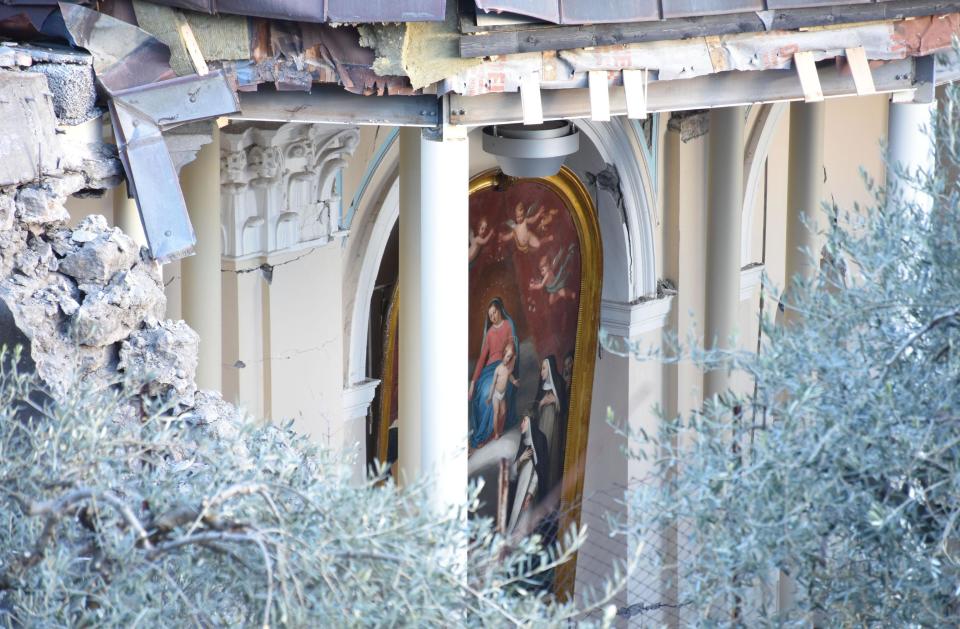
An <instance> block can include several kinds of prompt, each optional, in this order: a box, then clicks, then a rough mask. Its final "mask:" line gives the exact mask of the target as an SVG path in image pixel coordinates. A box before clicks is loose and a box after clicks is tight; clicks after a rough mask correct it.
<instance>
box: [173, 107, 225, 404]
mask: <svg viewBox="0 0 960 629" xmlns="http://www.w3.org/2000/svg"><path fill="white" fill-rule="evenodd" d="M211 130H212V133H213V141H212V142H211V143H210V144H207V145H205V146H204V147H203V148H201V149H200V152H199V153H198V154H197V159H196V161H194V162H192V163H190V164H188V165H186V166H184V167H183V170H182V171H181V172H180V185H181V186H182V188H183V196H184V199H185V200H186V202H187V210H188V211H189V213H190V221H191V222H192V223H193V229H194V232H195V233H196V235H197V246H196V253H195V254H194V255H192V256H190V257H188V258H184V259H183V260H182V261H181V277H182V295H183V305H182V313H183V319H184V320H185V321H186V322H187V324H188V325H189V326H190V327H191V328H193V329H194V330H195V331H196V332H197V334H199V335H200V362H199V364H198V365H197V385H198V386H199V387H200V388H201V389H213V390H216V391H219V390H220V388H221V370H222V365H221V361H222V358H221V353H222V352H221V348H222V339H221V334H222V332H221V329H222V305H221V303H222V298H223V297H222V291H221V277H220V276H221V273H220V130H219V129H218V128H217V127H216V125H214V124H211Z"/></svg>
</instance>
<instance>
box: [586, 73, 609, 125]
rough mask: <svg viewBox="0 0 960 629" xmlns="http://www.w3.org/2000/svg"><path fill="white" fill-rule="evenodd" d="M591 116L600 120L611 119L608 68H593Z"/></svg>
mask: <svg viewBox="0 0 960 629" xmlns="http://www.w3.org/2000/svg"><path fill="white" fill-rule="evenodd" d="M589 77H590V117H591V118H593V119H594V120H596V121H598V122H606V121H608V120H610V85H609V81H608V78H609V77H608V76H607V71H606V70H591V71H590V73H589Z"/></svg>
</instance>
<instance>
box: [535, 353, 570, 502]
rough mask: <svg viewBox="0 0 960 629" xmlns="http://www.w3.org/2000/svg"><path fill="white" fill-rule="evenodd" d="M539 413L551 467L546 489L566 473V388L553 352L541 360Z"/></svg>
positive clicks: (543, 480)
mask: <svg viewBox="0 0 960 629" xmlns="http://www.w3.org/2000/svg"><path fill="white" fill-rule="evenodd" d="M537 412H538V413H539V415H540V430H541V431H543V435H544V436H545V437H546V438H547V451H548V452H549V453H550V454H549V458H550V466H549V469H548V470H547V476H546V478H544V479H542V482H543V483H544V485H545V486H546V489H547V491H549V490H551V489H553V488H554V486H555V485H556V484H557V483H559V482H560V476H561V475H562V474H563V457H562V456H561V451H562V450H563V438H564V429H565V427H566V422H565V421H564V419H565V418H566V412H567V391H566V382H564V379H563V376H561V375H560V370H559V369H558V368H557V358H556V357H555V356H554V355H553V354H551V355H549V356H547V357H546V358H544V359H543V361H542V362H541V363H540V382H539V384H538V385H537Z"/></svg>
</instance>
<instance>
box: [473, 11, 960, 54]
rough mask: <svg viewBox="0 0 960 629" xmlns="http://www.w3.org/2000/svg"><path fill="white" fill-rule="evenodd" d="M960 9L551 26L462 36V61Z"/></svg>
mask: <svg viewBox="0 0 960 629" xmlns="http://www.w3.org/2000/svg"><path fill="white" fill-rule="evenodd" d="M957 9H958V4H957V3H956V2H949V1H944V0H893V1H886V2H877V3H872V2H871V3H866V4H852V5H840V6H832V7H825V6H819V7H813V8H792V9H771V10H767V11H747V12H742V13H726V14H719V15H702V16H697V17H670V18H663V19H657V20H646V21H632V22H609V23H598V22H594V23H590V24H555V23H549V22H543V23H529V24H518V25H517V26H516V27H498V28H493V27H491V28H486V29H485V28H480V27H477V29H476V30H474V31H472V32H463V29H462V28H461V31H462V32H461V35H460V56H461V57H464V58H473V57H489V56H494V55H509V54H518V53H525V52H546V51H551V50H571V49H574V48H584V47H589V46H612V45H618V44H636V43H644V42H654V41H668V40H678V39H685V38H688V37H706V36H713V35H733V34H738V33H763V32H767V31H773V30H798V29H801V28H816V27H825V26H845V25H850V24H856V23H861V22H872V21H878V20H879V21H883V20H892V19H906V18H911V17H929V16H938V15H945V14H948V13H952V12H955V11H957Z"/></svg>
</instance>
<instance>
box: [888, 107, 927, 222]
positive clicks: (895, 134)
mask: <svg viewBox="0 0 960 629" xmlns="http://www.w3.org/2000/svg"><path fill="white" fill-rule="evenodd" d="M936 111H937V102H936V101H935V100H934V101H933V102H930V103H893V102H891V103H890V115H889V118H888V120H887V159H888V160H889V164H890V167H891V169H892V170H890V171H888V174H887V177H888V179H887V182H888V185H889V184H894V185H896V186H897V187H898V188H899V192H898V193H897V196H899V197H900V198H901V199H903V201H905V202H907V203H918V204H920V205H921V207H923V208H927V209H928V208H929V206H930V203H931V200H930V199H929V198H928V197H927V195H926V194H925V193H923V191H921V190H918V189H917V188H916V186H914V185H913V184H912V183H911V182H909V181H904V179H903V178H902V177H900V176H898V174H897V173H898V172H904V173H907V174H909V175H910V176H916V175H917V174H918V172H923V173H929V172H931V171H932V170H933V167H934V160H935V148H936V139H935V137H934V135H933V125H934V122H933V121H934V118H933V116H934V114H936ZM898 169H899V170H898ZM901 195H902V196H901ZM895 198H896V197H895Z"/></svg>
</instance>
